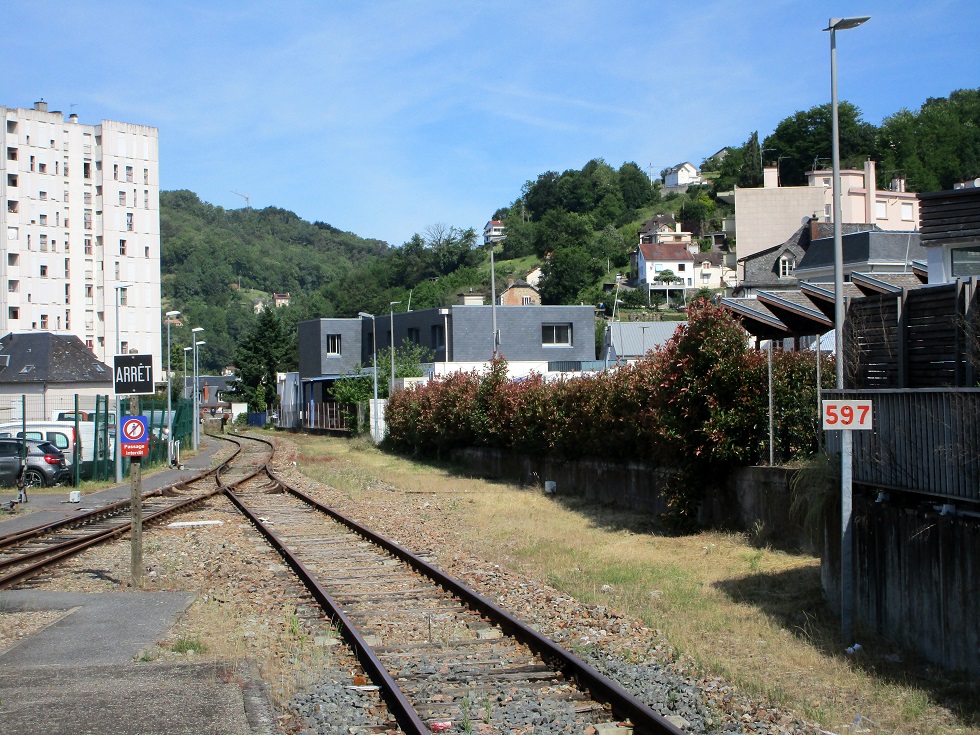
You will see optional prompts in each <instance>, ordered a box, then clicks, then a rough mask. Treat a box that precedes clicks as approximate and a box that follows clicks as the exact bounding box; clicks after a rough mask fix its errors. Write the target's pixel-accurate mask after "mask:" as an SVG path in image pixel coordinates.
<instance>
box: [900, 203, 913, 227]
mask: <svg viewBox="0 0 980 735" xmlns="http://www.w3.org/2000/svg"><path fill="white" fill-rule="evenodd" d="M914 217H915V207H914V206H913V205H912V202H902V222H911V221H912V220H913V218H914Z"/></svg>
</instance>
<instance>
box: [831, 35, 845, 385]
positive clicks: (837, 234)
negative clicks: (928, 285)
mask: <svg viewBox="0 0 980 735" xmlns="http://www.w3.org/2000/svg"><path fill="white" fill-rule="evenodd" d="M829 28H830V120H831V128H832V130H831V137H830V140H831V154H830V155H831V162H832V163H831V165H832V167H833V177H834V192H833V197H834V351H835V357H836V359H835V360H834V367H835V369H836V370H837V383H836V385H835V387H836V388H837V390H843V389H844V241H843V236H842V234H841V207H840V121H839V119H838V114H837V29H836V28H835V26H834V19H831V21H830V26H829Z"/></svg>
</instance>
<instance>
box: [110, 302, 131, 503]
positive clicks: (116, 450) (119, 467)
mask: <svg viewBox="0 0 980 735" xmlns="http://www.w3.org/2000/svg"><path fill="white" fill-rule="evenodd" d="M132 285H133V284H131V283H117V284H116V285H115V286H114V288H115V291H116V354H117V355H118V354H121V353H122V336H121V333H120V332H121V330H120V329H119V303H120V302H121V301H122V292H123V291H124V290H125V289H127V288H129V287H130V286H132ZM121 414H122V401H120V400H119V396H116V436H115V439H113V442H112V451H113V452H114V454H113V459H114V464H115V467H116V483H117V484H118V483H120V482H122V456H121V455H120V452H121V451H122V449H121V447H120V442H119V439H120V437H119V426H120V416H121Z"/></svg>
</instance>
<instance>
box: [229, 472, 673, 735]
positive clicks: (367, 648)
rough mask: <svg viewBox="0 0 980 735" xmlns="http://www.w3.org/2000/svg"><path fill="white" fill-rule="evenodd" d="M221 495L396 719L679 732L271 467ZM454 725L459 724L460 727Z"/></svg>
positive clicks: (407, 725) (430, 725)
mask: <svg viewBox="0 0 980 735" xmlns="http://www.w3.org/2000/svg"><path fill="white" fill-rule="evenodd" d="M227 494H228V496H229V497H230V498H231V499H232V501H233V502H234V503H235V504H236V505H237V506H238V507H239V509H240V510H241V511H242V512H243V513H244V514H245V515H246V516H247V517H248V518H249V520H250V521H251V522H252V523H253V524H254V525H255V526H256V528H258V529H259V531H261V532H262V534H263V535H264V536H265V537H266V538H267V539H268V540H269V542H270V543H271V544H272V545H273V546H274V547H275V548H276V550H277V551H278V552H279V553H280V555H281V556H282V557H283V558H284V559H285V560H286V562H287V563H288V564H289V566H290V567H291V568H292V569H293V571H294V572H296V573H297V574H298V575H299V576H300V577H301V579H302V581H303V583H304V585H305V586H306V588H307V589H308V590H309V591H310V593H311V594H312V596H313V598H314V599H315V600H316V602H317V603H319V604H320V605H321V606H322V607H323V608H324V609H325V610H326V611H327V613H328V615H329V616H330V617H331V618H332V619H333V620H334V621H335V622H337V623H338V624H339V626H340V627H341V630H342V633H343V636H344V638H345V639H346V640H347V642H348V643H349V644H350V646H351V647H352V648H353V649H354V650H355V652H356V654H357V657H358V659H359V660H360V662H361V664H362V666H363V667H364V669H365V671H366V672H367V673H368V674H369V675H370V677H371V679H372V680H373V681H374V683H375V684H376V685H378V686H380V687H381V689H382V695H383V697H384V699H385V702H386V704H387V705H388V708H389V711H390V712H391V713H392V715H393V717H394V718H395V719H396V720H397V721H398V724H399V726H400V727H401V728H402V729H403V730H404V731H405V732H406V733H411V734H418V735H423V734H426V733H429V732H430V731H431V730H432V729H438V727H439V725H440V723H447V722H451V723H455V724H457V725H459V724H461V723H467V724H468V725H469V727H471V728H472V727H473V725H474V723H476V722H482V723H483V724H484V725H485V726H487V727H491V726H492V724H493V723H492V721H493V720H494V719H497V720H506V721H508V722H509V723H511V725H510V729H513V724H514V722H515V720H520V719H521V718H525V719H526V721H525V722H524V725H525V726H526V727H537V726H541V725H545V724H548V725H551V726H552V727H553V728H554V727H555V723H556V722H557V723H559V725H558V727H557V729H553V730H552V731H555V732H560V731H567V732H585V731H587V729H588V728H589V727H590V726H591V727H594V728H596V729H597V730H599V729H602V728H603V727H604V726H605V727H609V726H610V725H613V726H614V725H615V724H616V723H628V725H629V726H631V727H632V728H633V730H634V731H635V732H637V733H671V734H674V735H677V734H679V733H681V732H683V731H682V730H680V729H679V728H677V727H676V726H674V725H673V724H672V723H670V722H668V721H667V720H666V719H664V718H663V717H662V716H660V715H659V714H658V713H656V712H654V711H653V710H651V709H649V708H648V707H647V706H645V705H644V704H643V703H641V702H639V701H638V700H636V699H635V698H634V697H632V696H631V695H630V694H628V693H627V692H625V691H623V690H622V689H621V688H620V687H618V686H617V685H616V684H615V683H613V682H612V681H610V680H609V679H607V678H605V677H604V676H602V675H601V674H599V673H598V672H597V671H595V670H594V669H592V668H591V667H589V666H588V665H587V664H585V663H584V662H583V661H581V660H580V659H578V658H576V657H575V656H573V655H572V654H570V653H568V652H567V651H565V650H564V649H562V648H561V647H560V646H558V645H557V644H555V643H554V642H553V641H551V640H549V639H548V638H546V637H544V636H542V635H541V634H539V633H537V632H536V631H534V630H533V629H531V628H529V627H528V626H526V625H525V624H524V623H522V622H521V621H519V620H518V619H517V618H515V617H513V616H512V615H510V614H509V613H507V612H506V611H504V610H502V609H501V608H499V607H498V606H496V605H495V604H494V603H493V602H491V601H489V600H487V599H486V598H484V597H482V596H480V595H479V594H477V593H476V592H474V591H472V590H470V589H469V588H467V587H466V586H465V585H463V584H462V583H460V582H459V581H457V580H455V579H453V578H452V577H450V576H448V575H446V574H444V573H443V572H441V571H440V570H439V569H437V568H435V567H434V566H433V565H432V564H431V563H430V562H429V561H428V560H427V559H426V557H427V555H428V554H427V553H426V552H421V553H418V554H413V553H412V552H410V551H408V550H406V549H404V548H402V547H400V546H398V545H397V544H395V543H394V542H392V541H390V540H388V539H386V538H384V537H382V536H379V535H377V534H375V533H373V532H372V531H370V530H369V529H366V528H364V527H362V526H360V525H359V524H357V523H355V522H354V521H352V520H351V519H349V518H346V517H344V516H343V515H341V514H339V513H337V512H336V511H333V510H332V509H330V508H328V507H326V506H324V505H322V504H320V503H318V502H317V501H316V500H314V499H313V498H311V497H309V496H308V495H306V494H304V493H303V492H301V491H299V490H297V489H295V488H292V487H290V486H289V485H288V484H287V483H285V482H284V481H282V480H281V479H279V478H277V477H276V476H275V475H274V474H273V473H272V472H271V471H268V472H267V477H265V478H261V477H260V476H259V475H256V476H255V478H253V480H252V481H250V482H247V483H243V484H241V485H239V486H238V487H237V488H236V489H233V490H232V489H229V490H228V491H227ZM463 727H464V730H465V729H466V726H465V725H464V726H463Z"/></svg>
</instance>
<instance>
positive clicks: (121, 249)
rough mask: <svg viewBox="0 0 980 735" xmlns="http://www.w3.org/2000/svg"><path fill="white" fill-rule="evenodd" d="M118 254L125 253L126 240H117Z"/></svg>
mask: <svg viewBox="0 0 980 735" xmlns="http://www.w3.org/2000/svg"><path fill="white" fill-rule="evenodd" d="M119 254H120V255H125V254H126V241H125V240H120V241H119Z"/></svg>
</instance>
